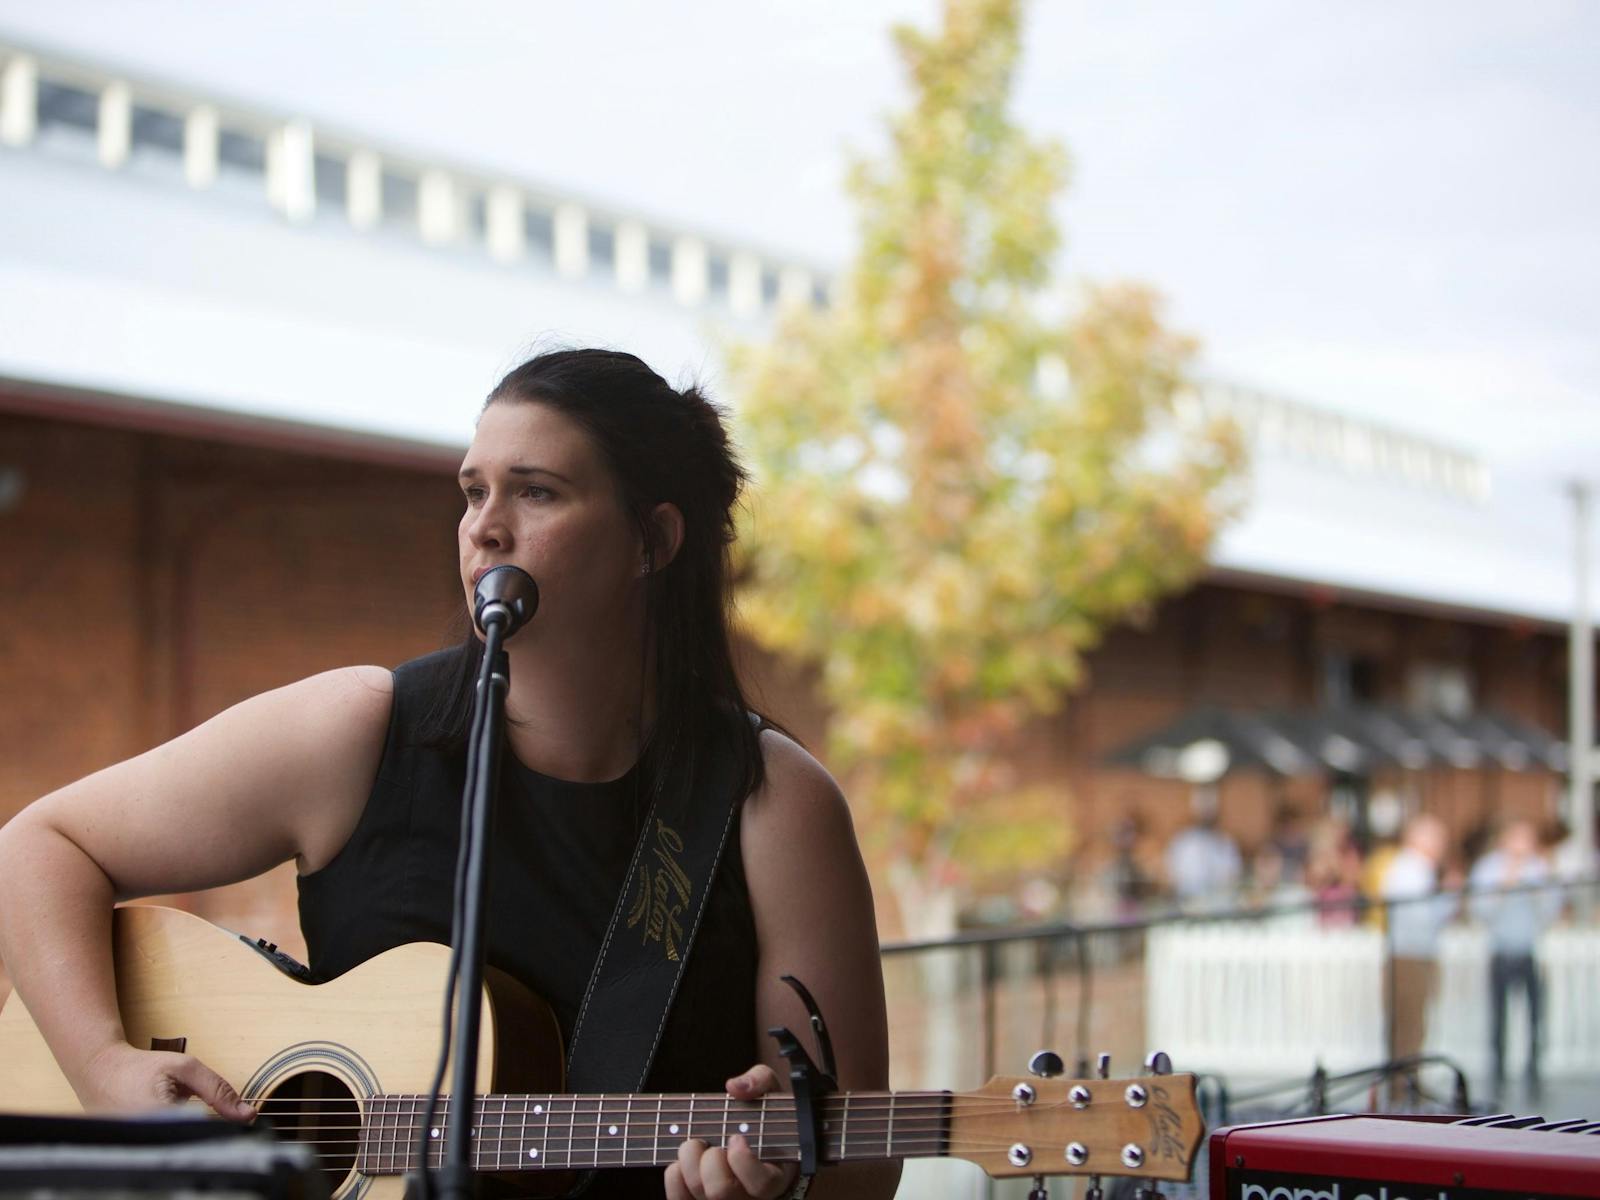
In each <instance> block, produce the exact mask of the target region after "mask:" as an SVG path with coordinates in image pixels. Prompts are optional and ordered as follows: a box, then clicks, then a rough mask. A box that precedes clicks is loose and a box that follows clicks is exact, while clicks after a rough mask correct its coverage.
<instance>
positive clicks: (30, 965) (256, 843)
mask: <svg viewBox="0 0 1600 1200" xmlns="http://www.w3.org/2000/svg"><path fill="white" fill-rule="evenodd" d="M391 697H392V678H391V676H390V675H389V673H388V672H387V671H384V670H382V669H380V668H377V667H353V668H346V669H343V670H339V671H331V672H328V673H326V674H323V675H317V676H313V677H312V678H310V679H305V680H301V681H300V682H298V683H294V684H290V685H289V686H288V687H284V688H279V689H277V690H276V691H272V692H267V693H264V694H262V695H260V696H256V697H254V698H252V699H250V700H246V701H244V702H243V703H242V704H238V705H236V706H234V707H233V708H230V709H228V710H227V711H226V712H224V713H221V714H219V715H218V716H216V717H214V718H212V719H211V720H210V721H207V722H206V723H205V724H204V725H201V726H199V727H198V728H196V729H193V730H191V731H189V732H188V733H186V734H183V735H182V736H181V737H178V738H175V739H174V740H172V741H171V742H168V743H166V744H165V745H162V746H158V747H156V748H155V749H153V750H150V751H148V752H147V753H145V754H141V755H139V756H138V757H136V758H131V759H129V760H127V761H126V762H122V763H118V764H116V765H115V766H111V767H107V768H106V769H105V770H103V771H98V772H96V773H95V774H93V775H90V776H88V777H87V778H85V779H81V780H79V781H78V782H77V783H73V784H70V785H68V786H67V787H64V788H62V789H61V790H60V791H57V792H53V793H51V794H50V795H48V796H46V797H44V798H43V799H41V800H39V801H37V802H36V803H34V804H32V805H30V806H29V807H28V808H26V809H24V810H23V811H22V812H21V813H19V814H18V815H17V816H16V817H15V818H13V819H12V820H11V821H10V822H9V823H8V824H7V825H5V827H4V828H0V958H3V959H4V961H5V964H6V967H7V969H8V971H9V972H10V974H11V976H12V979H13V980H14V982H15V984H16V988H17V992H18V994H19V995H20V996H21V997H22V999H23V1001H24V1003H26V1004H27V1006H28V1010H29V1012H30V1013H31V1014H32V1015H33V1017H34V1019H35V1021H36V1022H37V1023H38V1026H39V1029H40V1032H41V1033H43V1034H44V1037H45V1040H46V1042H48V1044H49V1046H50V1049H51V1051H52V1052H53V1053H54V1054H55V1056H56V1060H57V1062H58V1063H59V1064H60V1066H61V1069H62V1071H63V1073H64V1074H65V1075H66V1077H67V1079H68V1080H69V1081H70V1082H71V1084H72V1086H73V1088H74V1089H75V1090H76V1091H77V1093H78V1096H79V1099H80V1100H82V1101H83V1103H84V1104H85V1106H86V1107H90V1108H110V1109H123V1108H136V1107H144V1106H148V1105H152V1104H159V1103H162V1102H171V1101H174V1100H178V1099H182V1098H183V1097H184V1096H186V1095H191V1094H193V1095H198V1096H200V1098H201V1099H203V1100H205V1101H206V1102H207V1103H210V1104H212V1105H213V1107H216V1108H217V1109H218V1111H219V1112H222V1113H223V1115H225V1116H235V1117H237V1116H241V1115H246V1114H245V1112H244V1111H243V1110H239V1109H238V1108H237V1097H236V1096H234V1095H233V1094H232V1092H231V1089H229V1088H227V1087H226V1085H224V1084H223V1083H222V1081H220V1080H218V1079H217V1078H216V1077H215V1076H214V1075H212V1074H211V1073H210V1072H209V1071H208V1070H206V1069H205V1068H204V1067H203V1066H201V1065H200V1064H196V1063H194V1061H193V1060H192V1059H188V1058H187V1057H186V1056H181V1055H163V1054H157V1053H155V1052H151V1051H143V1052H138V1053H136V1054H130V1053H128V1051H129V1050H130V1047H128V1045H127V1043H126V1041H125V1039H124V1035H123V1029H122V1022H121V1020H120V1018H119V1017H118V1014H117V1009H116V992H115V983H114V975H113V971H112V965H111V953H110V944H111V942H110V927H111V905H112V902H113V901H114V900H122V899H129V898H132V897H136V896H144V895H152V894H156V893H164V892H185V891H196V890H199V889H202V888H208V887H216V886H218V885H220V884H225V883H232V882H235V881H237V880H240V879H246V878H249V877H251V876H253V875H258V874H260V873H261V872H263V871H265V870H268V869H269V868H271V867H273V866H276V865H277V864H278V863H281V862H284V861H287V860H288V859H291V858H293V859H296V860H297V861H299V862H300V864H301V867H302V869H303V870H314V869H316V868H318V867H320V866H322V865H323V864H324V863H326V862H327V861H328V860H329V859H330V858H332V857H333V855H334V854H336V853H337V852H338V850H339V847H340V846H342V845H343V844H344V842H345V840H346V839H347V838H348V837H349V835H350V833H351V831H352V830H353V829H354V828H355V823H356V821H357V820H358V819H359V818H360V815H361V810H362V808H363V806H364V804H365V801H366V798H367V794H368V792H369V791H370V789H371V785H372V779H373V776H374V774H375V773H376V771H377V766H378V761H379V759H380V757H381V755H382V751H383V741H384V736H385V733H386V731H387V728H388V720H389V710H390V706H391ZM230 1107H232V1108H233V1111H230Z"/></svg>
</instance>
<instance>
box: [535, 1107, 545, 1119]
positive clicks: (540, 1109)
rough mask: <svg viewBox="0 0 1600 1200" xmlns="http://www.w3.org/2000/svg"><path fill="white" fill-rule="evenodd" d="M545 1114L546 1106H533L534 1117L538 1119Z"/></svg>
mask: <svg viewBox="0 0 1600 1200" xmlns="http://www.w3.org/2000/svg"><path fill="white" fill-rule="evenodd" d="M543 1113H544V1105H542V1104H535V1105H534V1106H533V1115H534V1116H536V1117H537V1116H540V1115H542V1114H543Z"/></svg>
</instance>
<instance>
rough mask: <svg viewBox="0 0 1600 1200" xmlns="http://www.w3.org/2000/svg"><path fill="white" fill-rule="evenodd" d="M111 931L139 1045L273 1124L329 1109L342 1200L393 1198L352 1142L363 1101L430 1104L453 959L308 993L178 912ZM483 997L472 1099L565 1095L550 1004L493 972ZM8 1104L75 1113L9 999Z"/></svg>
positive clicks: (537, 1185) (420, 950) (559, 1179)
mask: <svg viewBox="0 0 1600 1200" xmlns="http://www.w3.org/2000/svg"><path fill="white" fill-rule="evenodd" d="M113 933H114V939H115V961H116V974H117V1005H118V1007H119V1009H120V1010H121V1013H122V1022H123V1028H124V1030H125V1031H126V1033H127V1037H128V1041H129V1042H130V1043H131V1044H132V1045H135V1046H139V1047H142V1048H161V1049H167V1048H176V1047H175V1046H174V1045H172V1043H173V1042H174V1041H175V1040H176V1039H183V1049H184V1051H185V1052H186V1053H189V1054H192V1055H194V1056H195V1057H196V1058H199V1059H200V1060H201V1061H202V1062H204V1063H206V1064H207V1065H208V1066H210V1067H211V1068H212V1069H213V1070H215V1071H217V1072H218V1073H219V1074H220V1075H222V1077H223V1078H225V1079H227V1080H228V1082H230V1083H232V1084H233V1085H234V1087H236V1088H237V1089H238V1090H239V1093H240V1095H242V1096H243V1097H244V1098H245V1099H246V1100H250V1101H261V1100H268V1101H269V1103H268V1104H267V1106H266V1109H265V1110H264V1111H267V1112H270V1111H271V1110H272V1107H273V1105H272V1104H271V1103H270V1101H273V1100H277V1101H279V1102H281V1103H284V1104H285V1106H286V1107H293V1104H292V1103H289V1102H291V1101H303V1100H309V1099H318V1100H324V1101H326V1104H325V1105H324V1111H325V1112H331V1113H333V1114H335V1115H334V1117H333V1118H332V1120H333V1123H334V1124H335V1125H336V1126H342V1127H345V1128H348V1129H349V1131H350V1133H349V1135H348V1137H349V1138H350V1141H349V1145H350V1147H351V1151H350V1153H349V1155H348V1156H341V1155H339V1154H337V1153H335V1154H332V1155H329V1156H326V1157H324V1162H325V1164H326V1165H327V1169H328V1174H329V1183H330V1185H331V1186H332V1187H333V1189H334V1191H335V1196H336V1197H340V1198H343V1197H354V1196H361V1197H364V1198H367V1200H399V1198H400V1196H401V1193H402V1190H403V1185H402V1177H401V1176H399V1175H376V1176H367V1175H363V1174H361V1173H360V1172H358V1171H356V1170H355V1169H354V1141H353V1138H354V1131H355V1130H356V1129H357V1128H358V1127H359V1125H360V1124H361V1122H362V1121H363V1119H364V1118H365V1116H366V1113H365V1106H364V1102H365V1101H366V1100H367V1099H368V1098H369V1097H372V1096H378V1095H385V1094H386V1095H394V1094H397V1093H411V1094H426V1093H427V1092H428V1090H429V1088H430V1087H431V1085H432V1083H433V1073H434V1070H435V1068H436V1065H437V1061H438V1053H439V1037H440V1030H441V1026H442V1023H443V1015H444V1014H443V998H444V984H445V975H446V970H447V965H448V962H449V957H450V951H449V949H448V947H445V946H439V945H434V944H431V943H424V942H418V943H414V944H411V945H406V946H399V947H397V948H395V949H393V950H390V951H388V952H387V953H385V954H381V955H379V956H378V957H377V958H374V959H371V960H370V961H368V962H366V963H363V964H362V965H361V966H360V967H357V968H356V969H355V970H353V971H351V972H349V973H348V974H346V975H342V976H340V977H339V978H338V979H335V980H332V981H331V982H329V983H324V984H319V985H316V986H311V985H309V984H306V983H302V982H300V981H299V980H297V979H294V978H293V977H292V976H289V975H287V974H285V973H283V972H282V971H280V970H278V969H277V968H276V967H275V966H274V965H273V964H272V963H270V962H269V961H268V960H267V959H265V958H264V957H263V956H262V955H261V954H260V953H259V952H258V951H256V950H255V949H254V948H252V947H251V946H249V945H247V944H245V943H244V942H243V941H241V940H240V939H239V938H237V937H235V936H234V935H232V934H229V933H227V932H225V931H224V930H221V929H218V928H217V927H216V926H214V925H211V924H209V923H208V922H206V921H204V920H202V919H200V918H199V917H196V916H192V915H191V914H189V913H185V912H180V911H178V910H176V909H169V908H156V907H149V906H129V907H123V908H118V909H116V910H115V913H114V919H113ZM484 998H485V999H484V1006H483V1020H482V1027H481V1033H480V1039H479V1053H478V1071H477V1079H476V1080H475V1084H476V1090H477V1091H478V1092H479V1093H480V1094H483V1093H488V1092H530V1091H560V1090H561V1086H562V1061H563V1055H562V1049H561V1034H560V1029H559V1027H558V1025H557V1024H556V1019H555V1015H554V1014H553V1013H552V1012H551V1011H550V1009H549V1007H548V1006H547V1005H546V1004H544V1002H543V1001H541V1000H539V999H537V998H536V997H534V996H533V995H532V993H530V992H528V991H527V989H525V988H523V987H521V986H520V985H519V984H517V983H516V982H515V981H514V980H512V979H510V978H509V977H508V976H506V975H504V974H502V973H500V972H496V971H494V970H492V969H490V970H487V971H485V987H484ZM445 1090H446V1091H447V1092H448V1091H449V1090H450V1082H449V1077H448V1076H447V1077H446V1085H445ZM0 1095H3V1096H4V1097H5V1099H4V1101H3V1104H4V1106H5V1108H6V1109H7V1110H9V1111H14V1112H29V1113H76V1112H80V1111H82V1110H81V1107H80V1105H79V1103H78V1100H77V1097H76V1095H75V1094H74V1093H73V1091H72V1088H71V1086H70V1085H69V1084H68V1083H67V1080H66V1077H65V1076H64V1075H62V1073H61V1071H60V1069H59V1068H58V1067H57V1066H56V1063H55V1059H54V1058H53V1057H51V1054H50V1051H49V1048H48V1047H47V1046H46V1045H45V1042H44V1039H43V1037H42V1036H41V1035H40V1034H39V1032H38V1030H37V1028H36V1027H35V1025H34V1022H33V1018H32V1016H31V1015H30V1014H29V1013H28V1011H27V1009H26V1007H25V1006H24V1005H23V1003H22V1001H21V1000H20V999H19V998H18V997H17V996H16V995H15V993H13V995H12V997H11V999H10V1000H9V1001H8V1002H7V1003H6V1005H5V1007H4V1008H3V1009H0ZM320 1119H322V1120H324V1121H326V1120H328V1119H329V1118H328V1117H326V1116H324V1117H323V1118H320ZM282 1132H283V1133H284V1135H285V1136H287V1137H294V1136H295V1135H294V1133H293V1131H292V1130H290V1129H284V1130H282ZM296 1140H314V1139H313V1138H311V1137H307V1138H304V1139H301V1138H296ZM319 1156H320V1155H319ZM346 1157H347V1158H348V1160H349V1161H348V1163H346V1162H345V1161H344V1159H345V1158H346ZM568 1182H569V1180H568V1179H567V1177H565V1176H564V1175H558V1174H556V1173H545V1174H543V1175H525V1176H522V1177H519V1178H518V1181H517V1183H518V1189H519V1190H521V1191H524V1192H533V1193H536V1194H548V1193H550V1192H552V1191H560V1190H562V1189H563V1188H564V1187H565V1186H566V1184H567V1183H568Z"/></svg>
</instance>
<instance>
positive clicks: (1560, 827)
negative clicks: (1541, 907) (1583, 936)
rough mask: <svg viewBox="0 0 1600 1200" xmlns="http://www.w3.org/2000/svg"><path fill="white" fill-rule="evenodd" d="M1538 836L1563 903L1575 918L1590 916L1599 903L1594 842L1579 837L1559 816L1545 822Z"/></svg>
mask: <svg viewBox="0 0 1600 1200" xmlns="http://www.w3.org/2000/svg"><path fill="white" fill-rule="evenodd" d="M1539 840H1540V842H1541V843H1542V844H1543V846H1544V852H1545V857H1546V858H1547V859H1549V862H1550V873H1551V874H1552V875H1553V876H1555V879H1556V882H1558V883H1560V884H1561V885H1562V889H1563V891H1562V894H1561V899H1562V903H1563V906H1564V907H1565V908H1566V909H1567V910H1568V911H1569V912H1570V913H1571V914H1572V916H1573V917H1574V918H1576V919H1577V920H1580V921H1586V920H1589V919H1591V918H1592V917H1593V915H1594V912H1595V909H1596V908H1597V907H1600V855H1597V854H1596V853H1595V848H1594V846H1592V845H1589V846H1585V845H1583V844H1582V843H1581V842H1580V841H1578V839H1577V838H1576V837H1574V836H1573V834H1572V827H1571V826H1570V825H1568V824H1567V823H1566V821H1564V820H1562V819H1561V818H1560V817H1552V818H1550V820H1548V821H1547V822H1545V824H1544V826H1543V828H1542V829H1541V830H1540V839H1539Z"/></svg>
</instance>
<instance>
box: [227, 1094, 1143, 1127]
mask: <svg viewBox="0 0 1600 1200" xmlns="http://www.w3.org/2000/svg"><path fill="white" fill-rule="evenodd" d="M395 1099H397V1098H395V1096H371V1098H366V1106H365V1107H362V1106H360V1102H358V1101H355V1099H350V1101H339V1099H333V1098H320V1099H288V1098H285V1099H278V1098H270V1096H269V1098H266V1099H262V1101H254V1104H256V1106H258V1107H259V1109H262V1110H264V1109H266V1106H269V1104H270V1106H282V1107H274V1109H272V1112H277V1114H283V1115H350V1117H358V1115H360V1114H366V1115H368V1117H395V1115H405V1117H419V1115H421V1112H419V1110H418V1112H402V1110H398V1109H397V1107H384V1109H379V1107H374V1106H376V1104H379V1102H381V1104H384V1106H392V1104H394V1102H395ZM955 1099H957V1102H955V1104H954V1106H952V1104H950V1099H949V1098H934V1096H930V1098H920V1096H918V1098H907V1096H896V1098H894V1099H893V1101H891V1099H890V1098H888V1096H885V1098H882V1099H878V1098H870V1099H869V1098H861V1099H851V1101H850V1102H848V1106H846V1104H832V1106H829V1107H826V1109H824V1115H827V1117H835V1115H837V1117H838V1118H840V1120H843V1118H845V1117H848V1118H851V1120H854V1118H856V1115H858V1114H861V1115H872V1114H875V1112H885V1114H888V1110H890V1109H891V1107H893V1110H894V1114H896V1115H899V1114H901V1112H917V1110H918V1109H944V1107H950V1109H952V1110H957V1112H966V1110H970V1109H1016V1110H1018V1112H1061V1110H1067V1109H1070V1110H1072V1112H1077V1114H1082V1115H1085V1117H1091V1115H1096V1114H1094V1110H1093V1109H1077V1107H1075V1106H1072V1104H1070V1102H1067V1101H1045V1102H1038V1101H1035V1102H1034V1104H1029V1106H1019V1104H1018V1102H1016V1101H1014V1099H1010V1098H1003V1096H994V1098H989V1096H979V1098H965V1096H962V1098H955ZM400 1102H402V1104H421V1101H419V1099H418V1101H413V1099H411V1098H403V1099H402V1101H400ZM318 1104H323V1106H326V1104H331V1106H344V1107H322V1109H314V1107H309V1106H318ZM515 1104H517V1106H525V1107H515V1106H514V1104H506V1106H502V1104H501V1101H499V1099H490V1101H488V1102H486V1104H485V1099H483V1098H482V1096H480V1098H478V1099H477V1102H475V1106H474V1112H475V1114H488V1115H494V1117H498V1115H501V1114H502V1112H504V1114H506V1115H507V1117H526V1115H539V1117H547V1115H552V1114H557V1112H558V1114H560V1115H562V1117H563V1118H565V1117H568V1115H571V1110H570V1109H568V1104H566V1098H565V1096H557V1098H552V1099H546V1098H531V1096H530V1098H528V1099H522V1098H518V1099H517V1101H515ZM741 1104H744V1106H746V1107H733V1109H730V1114H746V1115H752V1117H760V1115H762V1112H763V1110H765V1112H766V1115H768V1117H773V1115H778V1117H782V1115H784V1114H792V1112H794V1101H792V1098H790V1096H787V1094H784V1096H781V1098H778V1099H774V1101H773V1102H771V1104H773V1107H771V1109H765V1106H762V1104H750V1102H749V1101H742V1102H741ZM294 1106H301V1107H298V1109H296V1107H294ZM534 1107H542V1109H544V1112H542V1114H536V1112H534ZM1107 1107H1114V1106H1110V1104H1101V1106H1099V1109H1101V1110H1104V1109H1107ZM1115 1107H1117V1109H1120V1107H1122V1106H1115ZM683 1109H686V1110H690V1112H693V1110H694V1109H706V1110H714V1112H715V1114H717V1117H718V1118H720V1117H722V1114H723V1102H722V1101H720V1099H717V1101H688V1102H682V1104H677V1106H669V1104H662V1106H661V1110H662V1114H669V1112H670V1114H672V1115H677V1114H678V1112H680V1110H683ZM654 1112H656V1109H654V1104H653V1102H650V1104H648V1106H646V1104H645V1102H635V1106H634V1107H632V1109H627V1107H626V1106H619V1104H618V1102H598V1107H595V1109H592V1110H589V1112H578V1115H579V1117H595V1118H602V1117H603V1115H605V1114H618V1117H621V1115H624V1114H626V1115H627V1120H630V1122H632V1120H637V1118H640V1117H646V1115H650V1117H653V1115H654ZM269 1115H270V1114H269ZM608 1120H611V1117H605V1118H603V1120H598V1123H602V1125H605V1123H606V1122H608Z"/></svg>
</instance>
